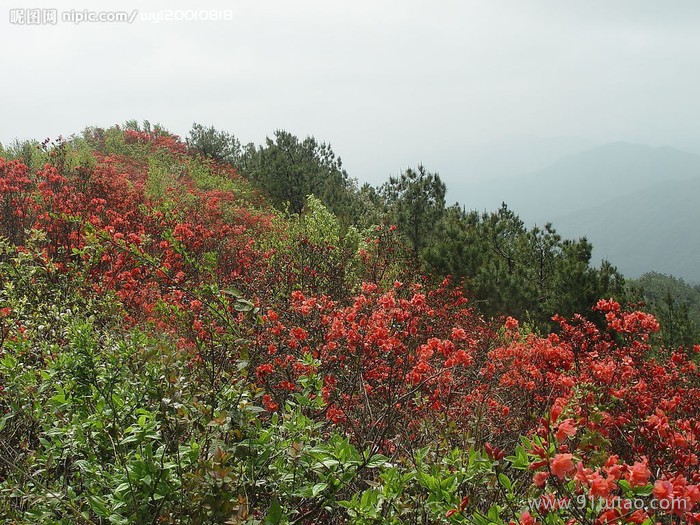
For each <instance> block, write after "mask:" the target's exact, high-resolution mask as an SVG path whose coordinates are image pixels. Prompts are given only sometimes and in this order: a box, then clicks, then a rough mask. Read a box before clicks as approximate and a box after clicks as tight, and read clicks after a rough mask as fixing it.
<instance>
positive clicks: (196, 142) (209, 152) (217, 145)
mask: <svg viewBox="0 0 700 525" xmlns="http://www.w3.org/2000/svg"><path fill="white" fill-rule="evenodd" d="M187 145H188V146H189V147H190V148H192V149H194V150H196V151H198V152H199V153H201V154H202V155H204V156H205V157H208V158H212V159H214V160H217V161H219V162H226V163H228V164H231V165H233V166H238V165H239V163H240V162H241V157H242V155H243V151H244V150H243V147H242V146H241V143H240V141H239V140H238V139H237V138H236V137H235V136H234V135H232V134H231V133H228V132H226V131H218V130H217V129H215V128H214V126H209V127H204V126H202V125H201V124H197V123H196V122H195V123H194V124H192V129H191V130H190V133H189V136H188V137H187Z"/></svg>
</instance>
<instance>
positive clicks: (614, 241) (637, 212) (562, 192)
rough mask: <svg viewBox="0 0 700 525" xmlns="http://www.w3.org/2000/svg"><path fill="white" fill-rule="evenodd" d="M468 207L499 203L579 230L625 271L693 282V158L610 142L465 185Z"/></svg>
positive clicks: (698, 211)
mask: <svg viewBox="0 0 700 525" xmlns="http://www.w3.org/2000/svg"><path fill="white" fill-rule="evenodd" d="M464 197H466V198H464V199H463V200H461V202H464V204H465V205H466V206H467V207H468V208H471V209H477V210H492V209H495V208H497V207H498V206H499V205H500V204H501V202H506V203H507V204H508V206H509V208H511V209H513V210H514V211H515V212H516V213H518V214H519V215H520V216H521V217H522V218H523V220H525V221H526V222H528V223H537V224H544V223H545V222H552V223H553V224H554V227H555V228H556V229H557V230H558V231H559V232H560V233H562V234H563V235H565V236H569V237H572V236H576V237H578V236H586V237H588V238H589V240H591V242H592V243H593V245H594V248H595V250H594V256H595V257H598V258H607V259H608V260H610V262H612V263H613V264H615V265H617V266H618V268H619V269H620V270H621V271H622V272H623V273H624V274H625V275H628V276H630V277H638V276H639V275H641V274H643V273H644V272H647V271H652V270H653V271H658V272H662V273H669V274H672V275H675V276H678V277H682V278H684V279H686V280H689V281H693V282H700V234H698V232H697V225H698V224H700V206H698V203H697V200H698V197H700V156H699V155H695V154H692V153H688V152H685V151H681V150H678V149H675V148H672V147H652V146H647V145H642V144H630V143H627V142H614V143H610V144H605V145H603V146H599V147H596V148H593V149H589V150H586V151H583V152H581V153H578V154H575V155H568V156H565V157H562V158H561V159H559V160H558V161H556V162H554V163H553V164H551V165H550V166H548V167H547V168H544V169H542V170H539V171H535V172H530V173H526V174H523V175H519V176H511V177H504V178H501V179H498V180H493V181H489V182H484V183H479V184H474V185H472V186H470V188H469V190H468V193H467V194H465V196H464Z"/></svg>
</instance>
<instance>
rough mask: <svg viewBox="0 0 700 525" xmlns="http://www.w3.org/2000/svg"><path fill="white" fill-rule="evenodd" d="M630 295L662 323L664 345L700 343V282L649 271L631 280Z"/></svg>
mask: <svg viewBox="0 0 700 525" xmlns="http://www.w3.org/2000/svg"><path fill="white" fill-rule="evenodd" d="M628 288H629V291H630V295H631V296H632V297H633V298H634V299H635V300H637V301H641V302H643V303H644V304H645V306H646V308H647V309H648V310H649V311H650V312H652V313H653V314H654V315H655V316H656V318H657V319H658V321H659V323H660V324H661V338H662V341H663V344H664V345H666V346H669V347H671V346H678V345H683V346H691V345H693V344H697V343H698V342H700V285H691V284H688V283H687V282H685V281H684V280H683V279H679V278H676V277H673V276H671V275H664V274H662V273H657V272H649V273H645V274H644V275H642V276H641V277H640V278H639V279H635V280H633V281H630V283H629V287H628Z"/></svg>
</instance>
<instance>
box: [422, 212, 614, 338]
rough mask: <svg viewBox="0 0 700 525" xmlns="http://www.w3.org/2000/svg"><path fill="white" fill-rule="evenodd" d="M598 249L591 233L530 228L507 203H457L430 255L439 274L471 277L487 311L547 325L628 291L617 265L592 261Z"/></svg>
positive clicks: (469, 284) (471, 287)
mask: <svg viewBox="0 0 700 525" xmlns="http://www.w3.org/2000/svg"><path fill="white" fill-rule="evenodd" d="M591 248H592V247H591V244H590V243H589V242H588V241H587V240H586V239H585V238H584V239H579V240H576V241H574V240H562V238H561V237H560V236H559V234H557V232H556V230H555V229H554V228H553V227H552V225H551V224H546V225H545V226H544V227H543V228H539V227H533V228H531V229H529V230H528V229H527V228H526V227H525V225H524V223H523V221H522V220H521V219H520V218H519V217H518V216H517V215H516V214H515V213H514V212H513V211H511V210H510V209H508V207H507V206H506V205H505V204H504V205H503V206H502V207H501V208H500V209H499V210H498V211H496V212H492V213H484V214H482V215H479V214H478V213H476V212H469V213H467V212H464V211H462V210H460V208H459V207H458V206H453V207H451V208H449V209H448V210H447V213H446V214H445V217H444V219H443V221H442V222H441V223H440V226H439V234H438V235H437V237H436V241H435V242H434V243H432V244H431V246H430V247H429V249H428V250H426V252H425V259H426V262H427V264H428V267H429V268H430V269H431V270H432V271H433V272H435V273H438V274H441V275H453V276H455V277H457V278H463V279H465V280H466V286H467V288H468V289H469V290H470V291H471V292H472V293H473V294H474V296H475V299H476V301H477V302H478V305H479V307H480V309H481V310H482V311H483V312H484V313H486V314H487V315H499V314H506V315H512V316H514V317H516V318H519V319H522V320H527V321H529V322H531V323H533V324H534V325H535V326H539V327H541V328H545V327H547V326H549V324H550V319H551V316H552V315H554V314H555V313H559V314H561V315H564V316H567V315H571V314H573V313H574V312H582V313H584V314H585V313H586V312H589V311H590V309H591V307H592V306H593V305H594V304H595V303H596V301H597V300H598V299H600V298H602V297H609V296H616V297H619V296H620V295H621V294H622V291H623V290H622V284H623V280H622V277H621V276H620V274H619V273H617V271H616V270H615V268H614V267H612V266H610V265H609V264H608V263H606V262H604V263H603V264H602V265H601V267H600V268H593V267H591V266H590V260H591Z"/></svg>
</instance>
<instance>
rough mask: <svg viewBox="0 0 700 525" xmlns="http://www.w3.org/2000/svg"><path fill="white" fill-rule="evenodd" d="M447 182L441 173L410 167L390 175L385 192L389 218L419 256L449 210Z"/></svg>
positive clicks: (422, 167)
mask: <svg viewBox="0 0 700 525" xmlns="http://www.w3.org/2000/svg"><path fill="white" fill-rule="evenodd" d="M446 189H447V188H446V186H445V183H444V182H442V180H441V179H440V176H439V175H438V174H437V173H430V172H428V171H427V170H426V169H425V167H424V166H422V165H419V166H418V170H417V171H414V170H412V169H410V168H409V169H407V170H406V171H404V172H403V173H402V174H401V175H400V176H398V177H390V178H389V181H388V182H387V183H386V184H384V186H382V189H381V192H382V195H383V196H384V198H385V199H386V202H387V206H388V209H389V214H388V216H389V221H390V222H392V223H394V224H396V225H397V226H398V227H399V230H400V231H401V232H402V233H403V234H404V235H405V236H406V237H407V238H408V239H409V241H410V243H411V246H412V248H413V255H414V257H415V258H416V259H417V258H418V256H419V255H420V254H421V253H422V251H423V250H424V249H425V248H426V247H427V246H428V244H429V243H430V242H431V241H432V240H433V238H434V234H435V231H436V225H437V224H438V223H439V221H440V220H441V219H442V217H443V215H444V213H445V191H446Z"/></svg>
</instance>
